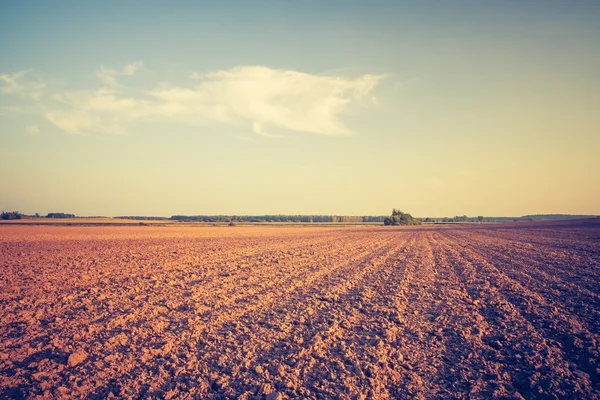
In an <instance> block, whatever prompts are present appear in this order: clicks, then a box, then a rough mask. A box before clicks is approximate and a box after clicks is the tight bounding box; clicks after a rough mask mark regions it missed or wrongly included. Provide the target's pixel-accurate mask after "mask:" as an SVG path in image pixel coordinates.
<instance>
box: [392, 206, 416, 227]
mask: <svg viewBox="0 0 600 400" xmlns="http://www.w3.org/2000/svg"><path fill="white" fill-rule="evenodd" d="M383 224H384V225H421V220H420V219H418V218H414V217H413V216H412V215H410V214H407V213H404V212H402V211H400V210H396V209H395V208H394V209H393V210H392V215H391V216H389V217H386V218H385V219H384V220H383Z"/></svg>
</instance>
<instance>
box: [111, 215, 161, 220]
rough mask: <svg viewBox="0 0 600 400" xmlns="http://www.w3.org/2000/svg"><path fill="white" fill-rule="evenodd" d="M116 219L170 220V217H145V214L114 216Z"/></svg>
mask: <svg viewBox="0 0 600 400" xmlns="http://www.w3.org/2000/svg"><path fill="white" fill-rule="evenodd" d="M114 218H116V219H131V220H135V221H168V220H169V218H168V217H143V216H129V215H126V216H121V217H114Z"/></svg>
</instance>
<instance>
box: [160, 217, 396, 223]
mask: <svg viewBox="0 0 600 400" xmlns="http://www.w3.org/2000/svg"><path fill="white" fill-rule="evenodd" d="M170 219H171V220H173V221H189V222H231V221H236V222H296V223H297V222H302V223H313V222H329V223H338V222H339V223H363V222H383V220H384V219H385V217H384V216H343V215H234V216H231V215H173V216H172V217H171V218H170Z"/></svg>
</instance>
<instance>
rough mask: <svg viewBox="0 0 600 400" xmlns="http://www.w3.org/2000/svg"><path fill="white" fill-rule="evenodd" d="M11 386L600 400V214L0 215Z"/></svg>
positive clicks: (158, 393)
mask: <svg viewBox="0 0 600 400" xmlns="http://www.w3.org/2000/svg"><path fill="white" fill-rule="evenodd" d="M0 271H1V275H0V277H1V279H0V398H49V399H50V398H60V397H63V398H73V397H74V398H91V399H96V398H98V399H99V398H110V397H119V398H140V397H141V398H150V397H154V398H166V399H170V398H236V397H241V398H246V399H250V398H268V399H284V398H290V399H296V398H308V399H320V398H322V399H327V398H344V399H346V398H347V399H360V398H363V399H366V398H374V399H385V398H425V399H430V398H465V399H466V398H506V399H520V398H523V397H524V398H561V399H562V398H579V399H582V398H586V399H599V398H600V347H599V346H600V290H599V287H600V222H599V221H598V220H597V219H596V220H586V221H575V222H561V223H531V224H521V223H519V224H505V225H493V226H486V225H465V226H449V227H448V226H445V227H437V226H436V227H431V226H430V227H418V228H412V229H408V228H405V229H402V228H388V227H344V228H325V227H315V228H312V227H308V228H307V227H233V228H229V227H215V228H211V227H199V228H193V227H173V226H171V227H157V226H154V227H152V226H138V227H135V226H122V227H119V226H116V227H115V226H111V227H108V226H107V227H102V226H99V227H81V226H65V227H60V226H26V225H19V226H7V225H4V226H0Z"/></svg>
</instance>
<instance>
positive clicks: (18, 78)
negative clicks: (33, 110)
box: [0, 69, 46, 100]
mask: <svg viewBox="0 0 600 400" xmlns="http://www.w3.org/2000/svg"><path fill="white" fill-rule="evenodd" d="M30 73H31V70H30V69H28V70H23V71H18V72H14V73H12V74H0V83H1V84H2V86H0V92H2V93H6V94H18V95H23V96H28V97H31V98H32V99H34V100H39V99H40V97H41V94H42V91H43V90H44V88H45V86H46V85H45V84H43V83H42V82H39V81H37V80H29V79H27V75H28V74H30Z"/></svg>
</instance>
